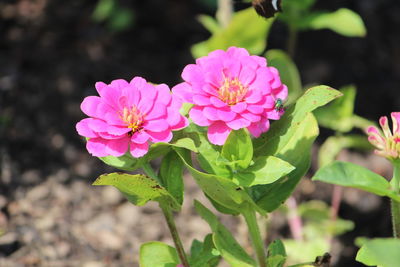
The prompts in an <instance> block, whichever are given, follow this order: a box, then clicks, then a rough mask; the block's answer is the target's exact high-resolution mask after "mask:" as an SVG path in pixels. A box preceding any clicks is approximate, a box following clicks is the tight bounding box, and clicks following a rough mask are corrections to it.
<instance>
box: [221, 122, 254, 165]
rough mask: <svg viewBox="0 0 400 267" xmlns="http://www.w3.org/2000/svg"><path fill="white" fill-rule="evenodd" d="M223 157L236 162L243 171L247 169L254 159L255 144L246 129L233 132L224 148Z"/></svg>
mask: <svg viewBox="0 0 400 267" xmlns="http://www.w3.org/2000/svg"><path fill="white" fill-rule="evenodd" d="M221 154H222V156H223V157H224V158H225V159H227V160H228V161H230V162H235V163H236V165H237V166H239V167H240V168H242V169H245V168H247V167H248V166H249V165H250V162H251V160H252V158H253V143H252V142H251V138H250V134H249V133H248V132H247V130H246V129H240V130H236V131H231V133H230V134H229V136H228V139H227V140H226V142H225V144H224V146H223V147H222V152H221Z"/></svg>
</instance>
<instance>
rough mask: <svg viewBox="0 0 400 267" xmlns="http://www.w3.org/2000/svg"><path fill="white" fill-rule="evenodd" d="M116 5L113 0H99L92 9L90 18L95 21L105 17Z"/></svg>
mask: <svg viewBox="0 0 400 267" xmlns="http://www.w3.org/2000/svg"><path fill="white" fill-rule="evenodd" d="M116 6H117V5H116V2H115V0H100V1H99V2H97V5H96V7H95V9H94V11H93V14H92V19H93V20H94V21H97V22H100V21H103V20H105V19H107V18H108V17H109V16H110V15H111V14H112V12H113V11H114V9H115V7H116Z"/></svg>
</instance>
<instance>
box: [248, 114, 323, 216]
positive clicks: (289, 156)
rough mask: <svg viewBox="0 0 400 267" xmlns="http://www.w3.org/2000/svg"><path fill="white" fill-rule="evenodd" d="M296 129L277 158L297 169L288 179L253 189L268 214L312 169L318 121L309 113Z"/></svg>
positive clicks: (257, 199)
mask: <svg viewBox="0 0 400 267" xmlns="http://www.w3.org/2000/svg"><path fill="white" fill-rule="evenodd" d="M294 129H295V131H294V132H292V133H291V134H293V136H292V137H291V139H290V140H288V141H287V143H286V144H285V146H283V147H282V148H281V149H280V151H279V152H278V153H277V154H276V156H277V157H279V158H281V159H283V160H285V161H287V162H289V163H290V164H291V165H292V166H295V167H296V169H295V170H293V171H292V172H291V173H290V174H289V175H288V176H287V177H284V178H281V179H279V180H278V181H276V182H274V183H272V184H268V185H260V186H255V187H253V188H252V193H253V199H255V201H256V203H257V205H258V206H260V207H261V208H262V209H264V210H266V211H268V212H271V211H273V210H275V209H277V208H278V207H279V206H280V205H281V204H282V203H283V202H284V201H285V200H286V199H287V198H288V197H289V196H290V195H291V193H292V192H293V190H294V188H295V187H296V185H297V184H298V182H299V181H300V179H301V178H302V177H303V176H304V174H305V173H306V172H307V170H308V168H309V167H310V162H311V154H310V153H311V146H312V144H313V143H314V140H315V138H316V137H317V135H318V133H319V132H318V124H317V121H316V119H315V118H314V116H313V115H312V114H311V113H308V114H307V115H306V116H305V118H304V120H303V121H301V122H298V123H296V125H295V127H294ZM290 131H291V130H289V131H288V132H290ZM299 155H301V156H299Z"/></svg>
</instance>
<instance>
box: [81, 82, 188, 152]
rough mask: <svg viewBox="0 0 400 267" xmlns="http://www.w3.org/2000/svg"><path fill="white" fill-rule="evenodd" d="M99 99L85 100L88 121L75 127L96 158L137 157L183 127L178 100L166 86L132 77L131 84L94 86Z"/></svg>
mask: <svg viewBox="0 0 400 267" xmlns="http://www.w3.org/2000/svg"><path fill="white" fill-rule="evenodd" d="M96 89H97V92H98V93H99V95H100V96H88V97H86V98H85V99H84V100H83V102H82V104H81V109H82V111H83V112H84V113H85V114H86V115H88V116H89V117H90V118H86V119H83V120H81V121H80V122H78V123H77V125H76V129H77V131H78V133H79V134H80V135H82V136H85V137H88V138H89V140H88V141H87V144H86V148H87V150H88V151H89V152H90V153H91V154H92V155H93V156H96V157H104V156H108V155H111V156H115V157H119V156H122V155H124V154H125V153H126V152H127V151H128V149H129V151H130V153H131V154H132V156H134V157H141V156H143V155H144V154H146V153H147V151H148V146H149V142H169V141H171V139H172V132H171V131H172V130H178V129H181V128H184V127H186V126H187V124H188V121H187V119H186V118H185V117H183V116H181V115H180V113H179V109H180V107H181V104H182V103H181V100H180V99H179V98H177V97H175V96H174V95H172V94H171V93H170V90H169V88H168V86H167V85H165V84H160V85H152V84H150V83H147V82H146V80H145V79H143V78H140V77H135V78H134V79H133V80H132V81H131V82H129V83H128V82H127V81H125V80H115V81H112V82H111V84H108V85H107V84H105V83H103V82H98V83H96Z"/></svg>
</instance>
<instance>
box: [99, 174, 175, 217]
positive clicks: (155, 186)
mask: <svg viewBox="0 0 400 267" xmlns="http://www.w3.org/2000/svg"><path fill="white" fill-rule="evenodd" d="M93 185H112V186H114V187H116V188H117V189H118V190H119V191H121V193H122V194H124V196H125V197H126V198H127V199H128V200H129V201H130V202H131V203H133V204H134V205H137V206H143V205H144V204H146V203H147V202H148V201H150V200H154V201H158V202H165V203H168V205H169V206H170V207H171V208H172V209H174V210H180V208H181V207H180V204H179V203H178V202H177V200H176V199H175V198H174V197H173V196H172V195H171V194H170V193H169V192H168V191H167V190H166V189H165V188H164V187H162V186H161V185H160V184H159V183H158V182H157V181H155V180H153V179H151V178H149V177H147V176H145V175H141V174H135V175H133V174H126V173H109V174H103V175H100V176H99V178H97V179H96V181H95V182H94V183H93Z"/></svg>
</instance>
